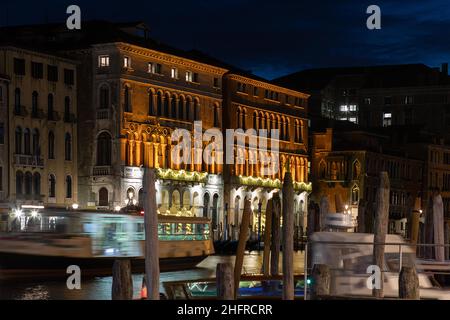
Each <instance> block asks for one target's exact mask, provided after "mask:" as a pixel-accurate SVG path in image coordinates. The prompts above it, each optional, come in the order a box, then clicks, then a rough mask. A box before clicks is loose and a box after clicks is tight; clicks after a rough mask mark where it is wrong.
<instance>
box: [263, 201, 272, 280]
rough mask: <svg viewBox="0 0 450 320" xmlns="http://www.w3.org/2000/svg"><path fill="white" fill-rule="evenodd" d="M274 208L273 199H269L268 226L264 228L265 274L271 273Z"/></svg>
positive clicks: (267, 209) (267, 210)
mask: <svg viewBox="0 0 450 320" xmlns="http://www.w3.org/2000/svg"><path fill="white" fill-rule="evenodd" d="M272 209H273V200H272V199H269V201H267V208H266V224H265V225H266V228H265V229H264V254H263V267H262V271H263V274H264V275H265V276H268V275H270V241H271V235H272Z"/></svg>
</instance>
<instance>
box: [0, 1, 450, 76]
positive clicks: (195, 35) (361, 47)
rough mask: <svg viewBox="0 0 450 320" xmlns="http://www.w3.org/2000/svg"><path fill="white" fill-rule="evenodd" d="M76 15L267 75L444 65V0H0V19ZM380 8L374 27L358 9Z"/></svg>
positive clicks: (449, 5)
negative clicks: (137, 28)
mask: <svg viewBox="0 0 450 320" xmlns="http://www.w3.org/2000/svg"><path fill="white" fill-rule="evenodd" d="M70 4H77V5H79V6H80V7H81V10H82V18H83V19H86V20H91V19H106V20H113V21H135V20H142V21H145V22H146V23H147V24H148V25H149V27H150V29H151V33H152V37H153V38H155V39H158V40H161V41H163V42H165V43H168V44H170V45H173V46H175V47H179V48H182V49H198V50H202V51H204V52H206V53H208V54H210V55H213V56H215V57H217V58H218V59H221V60H223V61H226V62H229V63H231V64H234V65H236V66H238V67H240V68H242V69H245V70H249V71H252V72H254V73H255V74H257V75H260V76H263V77H266V78H269V79H272V78H275V77H278V76H281V75H285V74H288V73H291V72H295V71H298V70H302V69H306V68H317V67H331V66H354V65H373V64H397V63H419V62H421V63H425V64H427V65H429V66H439V65H440V64H441V63H442V62H447V61H448V62H450V1H449V0H413V1H411V0H408V1H403V0H402V1H400V0H398V1H381V0H375V1H374V0H371V1H366V0H333V1H331V0H330V1H329V0H314V1H302V0H297V1H293V0H291V1H287V0H279V1H266V0H226V1H225V0H224V1H214V0H196V1H190V0H183V1H171V0H159V1H152V0H146V1H135V0H122V1H114V0H89V1H76V0H69V1H66V0H54V1H51V0H40V1H36V0H34V1H32V0H1V1H0V24H1V25H17V24H34V23H44V22H61V21H65V19H66V18H67V15H66V13H65V11H66V8H67V6H68V5H70ZM371 4H376V5H378V6H380V7H381V14H382V21H381V23H382V29H381V30H374V31H372V30H368V29H367V28H366V20H367V17H368V16H369V15H368V14H366V9H367V7H368V6H369V5H371Z"/></svg>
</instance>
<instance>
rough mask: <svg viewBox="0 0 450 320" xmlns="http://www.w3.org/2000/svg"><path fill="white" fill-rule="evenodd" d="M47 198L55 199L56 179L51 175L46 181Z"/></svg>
mask: <svg viewBox="0 0 450 320" xmlns="http://www.w3.org/2000/svg"><path fill="white" fill-rule="evenodd" d="M48 196H49V197H50V198H55V197H56V178H55V176H54V175H53V174H51V175H50V177H49V179H48Z"/></svg>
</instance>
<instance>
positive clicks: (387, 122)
mask: <svg viewBox="0 0 450 320" xmlns="http://www.w3.org/2000/svg"><path fill="white" fill-rule="evenodd" d="M391 125H392V113H390V112H385V113H383V127H389V126H391Z"/></svg>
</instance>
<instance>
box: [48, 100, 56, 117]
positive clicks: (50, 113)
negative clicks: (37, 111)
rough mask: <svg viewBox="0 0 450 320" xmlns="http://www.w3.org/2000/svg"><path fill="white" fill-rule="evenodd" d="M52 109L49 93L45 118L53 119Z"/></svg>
mask: <svg viewBox="0 0 450 320" xmlns="http://www.w3.org/2000/svg"><path fill="white" fill-rule="evenodd" d="M53 111H54V109H53V95H52V94H51V93H50V94H49V95H48V97H47V118H48V120H55V115H54V112H53Z"/></svg>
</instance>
